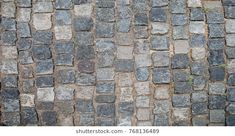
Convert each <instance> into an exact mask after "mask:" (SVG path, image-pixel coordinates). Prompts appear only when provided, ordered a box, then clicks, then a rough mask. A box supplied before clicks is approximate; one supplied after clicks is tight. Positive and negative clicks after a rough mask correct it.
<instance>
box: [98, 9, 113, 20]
mask: <svg viewBox="0 0 235 136" xmlns="http://www.w3.org/2000/svg"><path fill="white" fill-rule="evenodd" d="M114 15H115V12H114V8H96V19H97V20H99V21H104V22H113V21H114V20H115V18H114Z"/></svg>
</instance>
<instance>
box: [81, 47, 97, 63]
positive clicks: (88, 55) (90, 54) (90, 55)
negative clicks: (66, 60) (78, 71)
mask: <svg viewBox="0 0 235 136" xmlns="http://www.w3.org/2000/svg"><path fill="white" fill-rule="evenodd" d="M94 58H95V51H94V48H93V47H92V46H79V47H78V48H77V59H78V60H87V59H94Z"/></svg>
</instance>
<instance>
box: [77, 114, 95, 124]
mask: <svg viewBox="0 0 235 136" xmlns="http://www.w3.org/2000/svg"><path fill="white" fill-rule="evenodd" d="M79 118H80V120H79V123H78V125H79V126H93V125H94V124H95V116H94V114H80V117H79Z"/></svg>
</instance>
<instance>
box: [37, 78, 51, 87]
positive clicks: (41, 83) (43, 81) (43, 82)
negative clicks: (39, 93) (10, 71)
mask: <svg viewBox="0 0 235 136" xmlns="http://www.w3.org/2000/svg"><path fill="white" fill-rule="evenodd" d="M35 81H36V86H37V87H38V88H42V87H52V86H54V79H53V77H52V76H41V77H36V80H35Z"/></svg>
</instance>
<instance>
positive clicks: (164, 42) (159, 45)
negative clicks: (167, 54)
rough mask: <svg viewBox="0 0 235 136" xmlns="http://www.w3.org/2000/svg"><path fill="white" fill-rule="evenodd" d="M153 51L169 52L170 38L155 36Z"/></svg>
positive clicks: (152, 41)
mask: <svg viewBox="0 0 235 136" xmlns="http://www.w3.org/2000/svg"><path fill="white" fill-rule="evenodd" d="M150 41H151V49H155V50H168V48H169V38H168V37H166V36H154V37H151V39H150Z"/></svg>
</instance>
